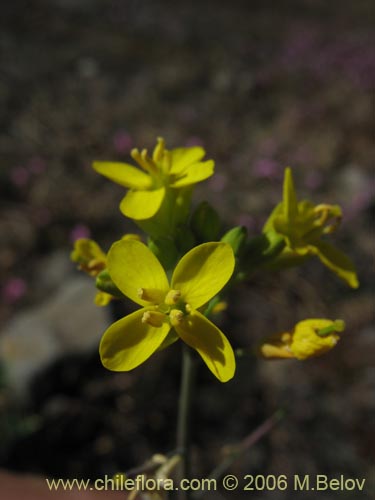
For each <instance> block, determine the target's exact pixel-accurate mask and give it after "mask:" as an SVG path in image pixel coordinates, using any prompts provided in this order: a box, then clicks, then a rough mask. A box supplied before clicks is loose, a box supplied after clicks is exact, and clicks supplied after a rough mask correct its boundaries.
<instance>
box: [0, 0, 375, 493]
mask: <svg viewBox="0 0 375 500" xmlns="http://www.w3.org/2000/svg"><path fill="white" fill-rule="evenodd" d="M374 18H375V11H374V8H373V5H372V2H370V1H367V0H362V1H358V2H350V1H340V2H339V1H336V0H335V1H333V2H328V3H327V2H324V1H322V0H300V1H295V0H287V1H285V2H283V5H282V6H278V7H277V8H276V7H275V2H270V1H265V2H264V1H263V2H260V1H255V2H246V1H241V0H236V1H233V2H229V3H228V2H224V1H222V0H216V1H213V0H206V1H202V2H199V4H198V3H196V2H187V1H182V0H177V1H173V2H172V1H169V0H167V1H161V0H145V1H143V2H136V1H134V0H129V1H121V0H108V1H106V2H102V1H100V0H76V1H73V0H51V1H47V0H39V1H38V0H31V1H30V0H29V1H28V0H19V1H18V2H12V3H11V2H8V3H6V4H4V5H3V6H2V7H1V16H0V28H1V35H0V47H1V48H0V50H1V76H0V108H1V110H2V112H1V114H0V158H1V161H0V206H1V215H0V234H1V238H0V274H1V285H0V286H1V292H0V293H1V303H0V322H1V324H3V325H6V324H7V323H8V322H9V321H10V320H11V319H12V318H14V317H17V316H18V315H19V314H21V313H22V312H23V311H25V310H30V309H32V308H35V307H36V306H37V305H38V304H39V303H40V302H42V301H44V300H45V299H46V298H47V297H48V295H49V293H50V290H51V288H50V286H49V280H52V279H53V277H52V276H49V275H47V276H43V262H45V259H46V258H48V257H50V256H51V255H55V254H56V253H57V252H61V251H62V252H66V255H68V254H69V252H70V249H71V245H72V241H73V240H74V238H75V237H77V235H88V234H91V236H92V237H94V238H95V239H96V240H97V241H99V242H100V243H101V244H102V246H103V247H104V248H108V246H109V244H110V242H111V241H112V240H114V239H115V238H118V237H119V235H121V234H123V233H124V232H128V231H134V230H135V227H134V226H132V225H131V223H129V222H127V221H125V220H124V219H123V218H122V217H121V214H120V213H119V211H118V209H117V201H120V199H121V195H122V193H123V190H122V188H120V187H119V186H116V185H113V184H111V183H110V182H107V181H106V180H104V179H103V178H101V177H100V176H98V175H97V174H96V173H95V172H94V171H93V170H92V168H91V162H92V161H93V160H94V159H96V160H100V159H108V160H113V161H128V159H129V151H130V149H131V148H132V147H135V146H138V147H141V148H143V147H148V148H151V147H152V146H153V144H154V142H155V139H156V137H157V136H163V137H165V139H166V141H167V145H168V146H169V147H171V148H172V147H177V146H182V145H193V144H202V145H203V146H204V147H205V149H206V151H207V154H208V157H212V158H214V159H215V161H216V174H215V176H214V177H213V178H212V179H211V180H209V181H208V182H206V183H203V184H202V185H200V186H199V187H198V188H197V190H196V193H195V200H200V199H203V198H204V199H207V200H208V201H209V202H210V203H212V204H213V205H214V206H215V207H216V208H217V210H218V212H219V213H220V215H221V217H222V219H223V220H224V221H225V226H226V227H230V226H231V225H235V224H242V225H245V226H246V227H247V228H248V230H249V234H254V235H255V234H257V232H259V230H260V229H261V227H262V224H263V223H264V221H265V219H266V217H267V215H268V213H269V212H270V210H272V208H273V206H274V205H275V204H276V203H277V202H278V201H279V199H280V196H281V183H282V174H283V169H284V167H285V166H287V165H290V166H291V167H292V168H293V171H294V175H295V179H296V184H297V186H298V192H299V193H300V195H301V196H303V197H308V198H310V199H312V200H314V201H315V202H316V203H319V202H330V203H337V204H340V205H341V206H342V207H343V210H344V221H343V224H342V227H341V228H340V231H339V233H338V234H337V235H335V242H336V243H337V245H339V246H340V248H342V249H343V250H345V252H346V253H347V254H349V255H350V256H351V258H352V259H353V260H354V261H355V263H356V266H357V268H358V274H359V279H360V283H361V286H360V288H359V289H358V290H356V291H353V290H349V289H347V288H346V287H345V286H344V285H343V284H342V283H341V282H339V281H338V280H337V279H336V278H335V277H334V276H333V275H331V274H330V273H329V271H328V270H327V269H324V268H323V267H322V266H321V265H320V264H319V262H317V261H311V262H309V263H307V264H306V265H305V266H304V267H303V268H299V269H293V270H288V271H285V272H283V273H280V274H273V275H271V274H269V275H264V274H261V273H257V274H256V275H254V277H253V279H251V280H250V281H249V282H248V283H246V285H243V286H241V288H240V289H238V290H237V291H236V292H235V293H234V295H233V300H232V302H231V306H230V308H229V310H228V312H227V314H225V316H224V317H223V320H222V324H221V327H222V329H223V331H225V332H226V333H227V335H228V337H230V339H231V342H232V343H233V345H234V346H235V347H245V348H250V349H252V348H254V346H255V345H256V344H257V342H259V340H260V339H261V338H263V337H264V336H265V335H268V334H272V333H275V332H277V331H281V330H283V329H287V328H289V327H290V326H292V325H293V324H295V323H296V322H297V321H298V320H300V319H303V318H306V317H312V316H313V317H314V316H316V317H332V318H336V317H342V318H344V319H345V321H346V323H347V330H346V332H345V334H344V335H343V339H342V341H341V342H340V343H339V345H338V347H337V348H335V349H334V350H333V351H332V352H330V353H329V354H328V355H326V356H324V357H322V358H319V359H315V360H310V361H306V362H297V361H280V362H279V361H278V362H265V361H262V360H258V359H256V358H255V357H254V358H244V359H241V360H240V361H239V364H238V375H237V376H236V379H235V380H234V381H232V382H230V383H228V384H225V385H221V384H218V383H216V382H215V381H214V380H213V379H212V377H211V376H210V375H209V373H206V371H207V370H205V369H204V367H202V368H201V369H200V370H199V373H198V384H197V391H196V395H195V403H194V414H193V451H194V460H193V472H194V476H195V477H206V476H207V475H208V474H209V473H210V471H211V470H212V469H213V468H214V467H215V465H217V462H218V460H219V459H220V460H221V459H223V458H225V456H226V455H225V454H226V453H227V452H228V446H229V445H232V444H236V443H238V442H240V441H241V440H242V439H243V438H244V437H245V436H247V435H249V434H250V433H251V432H252V431H253V430H254V429H255V428H256V426H257V425H260V424H261V423H262V422H263V421H264V420H266V419H267V418H268V417H269V416H270V415H272V414H273V413H274V412H275V411H277V410H280V409H282V410H283V411H284V413H285V416H284V418H283V419H282V420H281V421H280V422H279V423H278V424H277V425H276V426H275V427H274V428H273V429H272V431H270V432H269V433H268V434H267V436H266V437H265V438H263V439H262V440H261V441H260V442H259V443H257V444H256V445H254V446H253V447H252V448H251V450H249V452H248V453H246V454H244V455H243V456H242V457H241V459H240V460H238V461H237V462H236V463H234V464H233V465H232V467H231V469H230V471H229V472H230V473H233V474H237V475H238V476H241V477H243V476H244V475H245V474H256V473H258V474H276V475H279V474H286V475H287V476H288V477H293V475H295V474H300V475H305V474H311V475H316V474H326V475H328V476H329V477H339V476H340V475H341V474H343V475H345V477H352V478H366V480H367V483H366V488H365V491H363V492H362V493H361V492H357V491H356V492H353V491H340V492H329V491H321V492H319V494H317V492H306V491H304V492H299V493H298V492H295V493H294V495H293V498H297V499H307V500H309V499H313V498H314V499H318V500H328V499H329V500H331V499H334V498H340V500H354V499H355V500H357V499H361V498H363V499H370V498H373V494H374V490H373V489H372V490H371V488H374V486H375V484H374V483H375V481H374V480H373V481H372V485H371V472H373V469H371V467H372V465H373V462H374V449H375V440H374V436H375V429H374V410H375V399H374V389H375V372H374V359H375V343H374V334H375V332H374V323H373V319H374V317H373V310H374V295H373V278H374V275H373V260H372V255H373V250H374V234H373V218H372V217H371V214H372V211H373V208H374V193H375V185H374V172H373V165H374V156H375V155H374V152H375V143H374V139H373V132H374V112H373V111H374V108H373V106H374V102H373V97H374V85H375V50H374V46H375V35H374V32H373V26H374V21H375V19H374ZM61 280H62V281H63V278H61ZM112 314H113V315H114V316H116V315H118V314H120V311H118V310H115V309H113V311H112ZM73 334H74V333H73ZM0 335H1V330H0ZM180 347H181V346H180V345H179V344H175V345H173V346H172V347H171V348H169V349H167V350H166V351H164V352H162V353H160V354H159V355H158V356H157V357H156V358H155V360H154V361H153V362H150V363H146V364H145V365H144V366H142V367H141V368H139V369H138V370H136V371H133V372H131V373H126V374H114V373H110V372H107V371H106V370H105V369H104V368H103V367H102V366H101V364H100V361H99V359H98V353H97V348H96V347H95V346H94V347H93V348H92V349H90V350H88V351H87V352H85V353H84V354H82V353H71V354H66V355H63V356H61V357H59V359H57V360H55V361H54V362H53V363H51V364H50V365H49V366H48V367H47V368H45V369H43V371H42V372H40V373H39V374H38V375H37V376H36V377H34V378H33V379H32V380H30V381H29V390H28V397H27V402H20V401H17V400H15V398H13V397H12V394H11V390H10V388H9V386H7V381H6V373H5V372H4V375H1V377H0V436H2V438H1V441H2V443H1V445H0V467H1V468H4V469H9V470H11V471H18V472H25V473H35V474H38V475H41V476H43V477H44V476H51V477H84V478H93V479H95V478H97V477H100V476H104V475H105V474H108V475H111V474H115V473H117V472H119V471H124V470H128V469H130V468H132V467H134V466H135V465H138V464H140V463H143V462H144V461H145V460H147V459H148V458H149V457H150V456H152V455H153V454H154V453H168V452H170V451H171V450H173V448H174V446H175V445H174V436H175V424H174V422H175V417H176V406H177V398H178V386H179V368H180V361H179V351H180ZM0 368H1V366H0ZM3 371H4V370H3ZM0 496H1V484H0ZM207 497H208V496H207ZM25 498H27V497H25ZM212 498H214V497H212ZM222 498H247V495H246V494H245V492H240V491H237V492H236V493H226V492H223V493H222ZM254 498H259V499H262V500H263V499H272V500H284V499H286V498H290V491H279V492H275V491H269V492H267V491H262V492H258V493H257V495H256V496H255V497H254Z"/></svg>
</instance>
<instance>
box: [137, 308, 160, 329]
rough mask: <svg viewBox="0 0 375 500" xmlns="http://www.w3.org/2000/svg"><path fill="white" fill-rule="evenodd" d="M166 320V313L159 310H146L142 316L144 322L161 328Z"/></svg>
mask: <svg viewBox="0 0 375 500" xmlns="http://www.w3.org/2000/svg"><path fill="white" fill-rule="evenodd" d="M164 320H165V314H163V313H161V312H158V311H146V312H145V313H143V316H142V323H147V324H148V325H150V326H154V327H156V328H159V327H160V326H162V324H163V323H164Z"/></svg>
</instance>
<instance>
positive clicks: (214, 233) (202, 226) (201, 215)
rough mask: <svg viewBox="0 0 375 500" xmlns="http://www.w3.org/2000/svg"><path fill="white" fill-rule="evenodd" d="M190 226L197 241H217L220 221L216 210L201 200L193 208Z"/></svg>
mask: <svg viewBox="0 0 375 500" xmlns="http://www.w3.org/2000/svg"><path fill="white" fill-rule="evenodd" d="M190 226H191V229H192V230H193V233H194V235H195V237H196V238H197V240H198V241H199V242H206V241H217V239H218V237H219V233H220V227H221V222H220V218H219V215H218V214H217V212H216V210H215V209H214V208H212V207H211V205H210V204H209V203H207V201H203V202H202V203H200V204H199V205H198V206H197V208H196V209H195V211H194V213H193V215H192V218H191V223H190Z"/></svg>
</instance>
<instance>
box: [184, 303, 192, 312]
mask: <svg viewBox="0 0 375 500" xmlns="http://www.w3.org/2000/svg"><path fill="white" fill-rule="evenodd" d="M192 310H193V308H192V307H191V305H190V304H185V311H186V312H187V313H191V311H192Z"/></svg>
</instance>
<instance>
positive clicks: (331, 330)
mask: <svg viewBox="0 0 375 500" xmlns="http://www.w3.org/2000/svg"><path fill="white" fill-rule="evenodd" d="M344 328H345V323H344V322H343V321H342V320H336V321H331V320H330V319H305V320H304V321H300V322H299V323H297V324H296V326H295V327H294V328H293V330H292V331H291V332H283V333H279V334H278V335H275V336H274V337H271V338H270V339H269V340H268V341H266V342H265V343H264V344H263V345H262V346H261V347H260V354H261V355H262V356H263V357H264V358H268V359H282V358H296V359H300V360H302V359H307V358H312V357H316V356H321V355H322V354H324V353H326V352H328V351H330V350H331V349H332V348H333V347H334V346H335V345H336V344H337V342H338V341H339V338H340V337H339V335H338V333H339V332H342V331H343V330H344Z"/></svg>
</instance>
